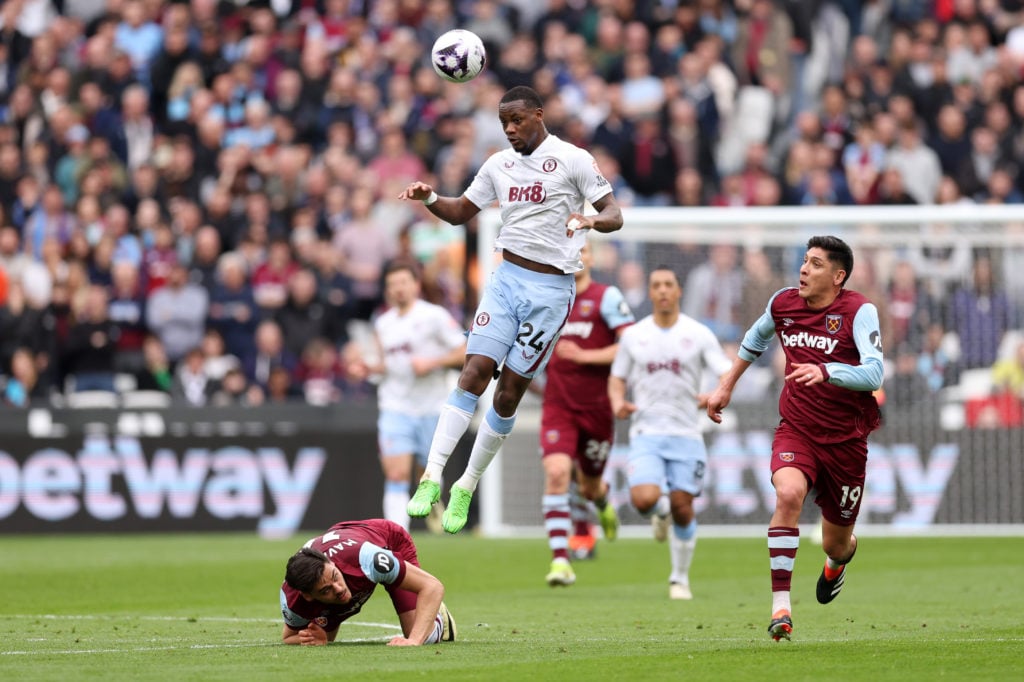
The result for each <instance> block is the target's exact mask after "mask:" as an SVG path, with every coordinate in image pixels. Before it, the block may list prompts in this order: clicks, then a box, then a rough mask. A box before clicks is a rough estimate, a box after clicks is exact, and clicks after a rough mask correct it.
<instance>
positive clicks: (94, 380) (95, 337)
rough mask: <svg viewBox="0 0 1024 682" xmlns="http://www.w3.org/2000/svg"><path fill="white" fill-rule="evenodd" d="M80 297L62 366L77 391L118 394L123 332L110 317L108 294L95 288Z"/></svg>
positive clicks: (94, 285) (98, 287)
mask: <svg viewBox="0 0 1024 682" xmlns="http://www.w3.org/2000/svg"><path fill="white" fill-rule="evenodd" d="M76 294H77V296H76V298H75V299H73V303H72V311H73V314H74V321H73V323H72V324H71V328H70V329H69V330H68V338H67V341H66V345H65V347H64V352H63V354H62V356H63V357H62V359H61V362H62V365H63V367H64V368H65V369H66V370H67V372H68V374H69V375H71V376H72V377H73V378H74V390H75V391H114V374H115V369H116V368H115V364H114V360H115V356H116V354H117V342H118V337H119V335H120V331H119V329H118V327H117V325H115V324H114V322H113V321H112V320H111V319H110V317H109V314H108V297H107V291H106V289H105V288H104V287H102V286H99V285H96V284H93V285H90V286H89V287H87V288H86V289H85V290H83V291H78V292H76Z"/></svg>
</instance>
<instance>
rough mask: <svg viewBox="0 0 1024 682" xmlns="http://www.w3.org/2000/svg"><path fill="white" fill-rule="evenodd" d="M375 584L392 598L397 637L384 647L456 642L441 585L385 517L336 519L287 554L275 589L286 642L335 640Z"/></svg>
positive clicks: (401, 532)
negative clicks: (278, 588)
mask: <svg viewBox="0 0 1024 682" xmlns="http://www.w3.org/2000/svg"><path fill="white" fill-rule="evenodd" d="M377 585H384V589H385V590H386V591H387V593H388V594H389V595H390V596H391V603H392V604H394V607H395V613H397V614H398V621H399V623H400V624H401V626H402V634H401V635H399V636H396V637H394V638H392V640H391V641H390V642H388V646H419V645H420V644H437V643H438V642H452V641H455V635H456V629H455V620H454V619H453V618H452V615H451V613H449V612H448V608H447V607H446V606H445V605H444V602H443V601H442V599H443V598H444V585H442V584H441V581H440V580H438V579H437V578H435V577H434V576H432V575H430V574H429V573H427V572H426V571H424V570H423V569H422V568H420V564H419V561H418V560H417V558H416V545H414V544H413V541H412V538H411V537H410V536H409V533H408V532H407V531H406V530H405V529H404V528H402V527H401V526H399V525H398V524H396V523H392V522H391V521H386V520H384V519H368V520H366V521H342V522H341V523H336V524H334V525H333V526H331V527H330V529H328V531H327V532H326V533H324V534H323V535H318V536H317V537H315V538H313V539H311V540H310V541H309V542H307V543H306V544H305V545H304V546H303V547H302V549H300V550H299V551H298V552H296V553H295V554H293V555H292V557H291V558H290V559H289V560H288V566H287V568H286V569H285V576H284V583H283V584H282V585H281V614H282V615H283V616H284V631H283V632H282V634H281V638H282V640H283V641H284V643H285V644H303V645H306V646H317V645H322V644H327V643H328V642H333V641H334V638H335V637H336V636H337V635H338V626H340V625H341V623H342V621H345V620H348V619H349V618H351V617H352V616H354V615H356V614H357V613H359V611H360V609H362V608H363V604H365V603H366V600H367V599H369V598H370V596H371V595H373V591H374V590H375V589H376V588H377Z"/></svg>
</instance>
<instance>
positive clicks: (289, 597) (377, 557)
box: [281, 519, 418, 631]
mask: <svg viewBox="0 0 1024 682" xmlns="http://www.w3.org/2000/svg"><path fill="white" fill-rule="evenodd" d="M396 529H397V530H396ZM398 531H401V526H398V525H397V524H393V523H391V522H389V521H385V520H384V519H370V520H367V521H343V522H341V523H336V524H335V525H333V526H331V528H330V529H329V530H328V531H327V532H326V533H324V534H323V535H318V536H316V537H315V538H312V539H311V540H310V541H309V542H307V543H306V544H305V545H304V546H306V547H312V548H313V549H317V550H320V551H321V552H323V553H324V554H326V555H327V557H328V558H329V559H330V560H331V561H332V562H333V563H334V565H335V566H336V567H337V568H338V570H339V571H341V573H342V575H343V576H344V577H345V583H346V584H347V585H348V588H349V590H350V591H351V592H352V600H351V601H350V602H349V603H347V604H323V603H321V602H316V601H307V600H306V598H305V597H303V596H302V594H301V593H300V592H298V591H297V590H294V589H292V588H291V587H289V586H288V584H287V583H283V582H282V584H281V614H282V615H283V616H284V622H285V623H286V624H287V625H288V626H289V627H291V628H294V629H296V630H301V629H302V628H304V627H306V625H308V624H309V622H310V621H316V623H317V625H319V626H320V627H322V628H324V629H325V630H328V631H330V630H334V629H335V628H337V627H338V625H340V624H341V622H342V621H343V620H346V619H348V618H350V617H352V616H354V615H355V614H357V613H359V611H360V609H362V607H363V604H365V603H366V600H367V599H369V598H370V596H371V595H372V594H373V591H374V590H375V589H376V587H377V585H385V586H388V587H390V586H397V585H400V584H401V583H402V581H403V580H404V579H405V570H406V562H411V563H413V564H414V565H418V562H417V559H416V552H415V549H414V547H413V545H412V543H411V542H409V541H407V537H408V536H407V535H404V534H403V533H401V532H398Z"/></svg>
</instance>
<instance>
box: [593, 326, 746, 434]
mask: <svg viewBox="0 0 1024 682" xmlns="http://www.w3.org/2000/svg"><path fill="white" fill-rule="evenodd" d="M731 365H732V363H731V362H730V361H729V358H728V357H726V355H725V351H723V350H722V345H721V344H720V343H719V342H718V339H717V338H715V335H714V333H713V332H712V331H711V330H710V329H709V328H708V327H706V326H705V325H703V324H701V323H700V322H698V321H697V320H695V319H693V318H692V317H688V316H686V315H683V314H680V315H679V319H678V320H677V321H676V323H675V324H674V325H672V326H671V327H670V328H668V329H662V328H661V327H659V326H658V325H656V324H655V323H654V317H653V316H651V315H648V316H647V317H645V318H644V319H642V320H640V321H639V322H637V323H636V324H634V325H633V326H632V327H629V328H628V329H626V330H625V331H624V332H623V333H622V338H620V339H619V349H618V351H617V352H616V354H615V360H614V362H612V372H611V373H612V376H615V377H618V378H620V379H624V380H625V381H626V386H627V388H628V389H629V390H631V391H632V402H633V404H635V405H636V406H637V411H636V412H634V413H633V416H632V421H631V423H630V427H629V433H630V436H635V435H637V434H642V433H646V434H655V435H668V436H700V427H699V425H698V422H697V420H698V416H699V415H698V411H699V410H698V407H697V394H698V393H700V387H701V379H702V378H703V374H704V371H705V369H707V370H710V371H711V372H713V373H714V374H715V376H720V375H722V374H725V372H727V371H728V370H729V367H730V366H731Z"/></svg>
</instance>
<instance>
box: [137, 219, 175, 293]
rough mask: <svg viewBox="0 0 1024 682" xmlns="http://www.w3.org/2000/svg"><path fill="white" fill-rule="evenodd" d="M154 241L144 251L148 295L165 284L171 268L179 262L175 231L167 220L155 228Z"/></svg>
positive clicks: (144, 269) (143, 263)
mask: <svg viewBox="0 0 1024 682" xmlns="http://www.w3.org/2000/svg"><path fill="white" fill-rule="evenodd" d="M150 239H151V240H152V243H150V244H149V245H148V246H146V247H145V249H144V250H143V253H142V272H143V279H144V280H145V291H146V295H149V294H151V293H153V292H154V291H156V290H157V289H159V288H160V287H162V286H164V285H165V284H166V283H167V279H168V278H169V277H170V275H171V269H172V268H173V267H174V266H175V265H176V264H177V263H178V252H177V250H176V249H175V248H174V232H172V231H171V226H170V225H168V224H167V223H165V222H159V223H157V224H156V226H155V227H154V228H153V230H152V233H151V237H150Z"/></svg>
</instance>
